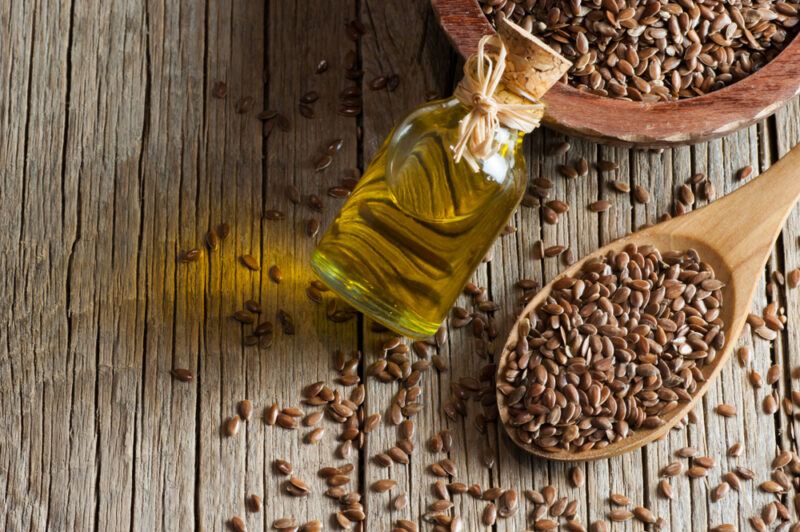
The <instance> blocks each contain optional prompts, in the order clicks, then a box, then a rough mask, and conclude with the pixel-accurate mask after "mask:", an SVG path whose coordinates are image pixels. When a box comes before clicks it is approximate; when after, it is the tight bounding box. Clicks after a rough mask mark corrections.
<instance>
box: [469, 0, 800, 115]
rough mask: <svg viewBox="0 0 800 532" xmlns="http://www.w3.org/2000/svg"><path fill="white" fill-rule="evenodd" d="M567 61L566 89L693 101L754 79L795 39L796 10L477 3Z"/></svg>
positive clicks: (600, 0)
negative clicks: (516, 26)
mask: <svg viewBox="0 0 800 532" xmlns="http://www.w3.org/2000/svg"><path fill="white" fill-rule="evenodd" d="M479 2H480V4H481V8H482V9H483V12H484V13H485V14H486V16H487V18H488V19H489V21H490V22H492V23H493V24H494V23H495V21H496V19H497V18H498V17H509V18H510V19H511V20H512V21H514V22H516V23H517V24H519V25H520V26H522V27H523V28H524V29H525V30H527V31H529V32H531V33H532V34H533V35H536V36H537V37H539V38H540V39H542V40H544V41H545V42H546V43H547V44H548V45H550V46H551V47H552V48H554V49H555V50H556V51H557V52H559V53H560V54H561V55H563V56H564V57H566V58H567V59H569V60H570V61H572V68H571V69H570V71H569V74H568V81H569V83H570V85H572V86H574V87H576V88H577V89H578V90H581V91H585V92H590V93H593V94H597V95H599V96H607V97H611V98H618V99H623V100H633V101H641V102H657V101H669V100H676V99H680V98H691V97H694V96H701V95H703V94H707V93H709V92H712V91H715V90H718V89H721V88H723V87H725V86H728V85H730V84H732V83H735V82H736V81H739V80H741V79H743V78H745V77H747V76H749V75H750V74H753V73H755V72H756V71H758V70H759V69H760V68H762V67H763V66H764V65H766V64H767V63H768V62H769V61H771V60H772V59H774V58H775V57H776V56H777V55H778V54H779V53H780V52H781V50H783V48H784V47H785V46H786V45H787V44H789V42H791V40H792V38H793V37H794V36H795V34H796V30H795V28H796V25H797V16H798V5H797V4H796V3H787V2H776V1H774V0H756V1H754V2H750V1H747V2H742V1H741V0H726V1H724V2H716V1H710V0H677V1H673V2H667V1H663V2H638V1H637V2H624V1H622V0H591V1H586V2H581V1H580V0H479Z"/></svg>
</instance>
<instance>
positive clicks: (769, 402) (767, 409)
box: [762, 394, 778, 416]
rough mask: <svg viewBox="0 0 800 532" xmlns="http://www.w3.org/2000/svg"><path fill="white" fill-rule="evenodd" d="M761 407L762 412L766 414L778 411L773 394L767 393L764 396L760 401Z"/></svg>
mask: <svg viewBox="0 0 800 532" xmlns="http://www.w3.org/2000/svg"><path fill="white" fill-rule="evenodd" d="M762 408H763V409H764V413H765V414H767V415H770V416H771V415H773V414H774V413H775V412H777V411H778V402H777V401H776V400H775V396H773V395H771V394H770V395H768V396H766V397H764V401H763V402H762Z"/></svg>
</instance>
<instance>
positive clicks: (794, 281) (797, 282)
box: [786, 268, 800, 288]
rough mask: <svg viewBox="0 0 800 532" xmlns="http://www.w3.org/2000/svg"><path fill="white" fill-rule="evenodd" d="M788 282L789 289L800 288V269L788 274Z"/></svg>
mask: <svg viewBox="0 0 800 532" xmlns="http://www.w3.org/2000/svg"><path fill="white" fill-rule="evenodd" d="M786 281H787V282H788V284H789V288H797V287H798V286H800V268H795V269H793V270H791V271H790V272H789V273H787V274H786Z"/></svg>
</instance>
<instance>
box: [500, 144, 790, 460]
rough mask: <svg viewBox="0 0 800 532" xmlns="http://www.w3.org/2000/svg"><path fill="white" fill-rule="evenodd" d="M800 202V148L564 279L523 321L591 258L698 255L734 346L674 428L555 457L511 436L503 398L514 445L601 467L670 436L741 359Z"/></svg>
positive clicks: (679, 411)
mask: <svg viewBox="0 0 800 532" xmlns="http://www.w3.org/2000/svg"><path fill="white" fill-rule="evenodd" d="M798 197H800V145H798V146H797V147H795V148H794V149H793V150H792V151H791V152H790V153H789V154H787V155H786V156H785V157H784V158H783V159H781V160H780V161H778V162H777V163H776V164H775V165H773V166H772V168H770V169H769V170H768V171H767V172H766V173H764V174H763V175H762V176H760V177H758V178H757V179H754V180H753V181H751V182H750V183H748V184H747V185H745V186H743V187H742V188H740V189H739V190H737V191H736V192H734V193H733V194H730V195H728V196H726V197H724V198H721V199H719V200H717V201H714V202H713V203H711V204H709V205H707V206H705V207H703V208H701V209H698V210H696V211H692V212H691V213H688V214H685V215H683V216H678V217H677V218H673V219H671V220H669V221H666V222H663V223H660V224H658V225H655V226H652V227H649V228H647V229H644V230H642V231H638V232H636V233H633V234H631V235H628V236H626V237H624V238H621V239H619V240H617V241H615V242H612V243H611V244H609V245H607V246H604V247H602V248H600V249H598V250H597V251H595V252H594V253H592V254H590V255H588V256H587V257H584V258H583V259H581V260H580V261H579V262H577V263H575V264H573V265H572V266H570V267H569V268H568V269H566V270H565V271H564V272H562V273H561V274H560V275H559V276H558V277H556V279H553V280H552V281H551V282H550V283H549V284H548V285H546V286H545V287H544V288H542V290H541V291H539V293H538V294H537V295H536V297H534V298H533V300H531V301H530V302H529V303H528V305H527V306H526V307H525V309H524V310H523V312H522V313H521V314H520V319H522V317H524V316H527V315H529V314H530V313H531V312H532V311H533V310H534V309H535V308H536V307H538V306H539V305H541V304H542V302H543V301H544V300H545V299H546V298H547V296H548V295H549V294H550V291H551V289H552V285H553V282H555V281H556V280H557V279H560V278H562V277H564V276H567V275H569V276H573V275H575V274H576V273H578V272H579V271H580V269H581V267H582V266H583V263H584V262H586V260H587V259H589V258H594V257H598V256H602V255H605V254H606V253H607V252H608V251H611V250H614V251H619V250H621V249H623V248H624V247H625V246H626V245H627V244H630V243H634V244H637V245H645V244H651V245H654V246H655V247H656V248H658V249H659V250H660V251H662V252H664V251H669V250H686V249H689V248H694V249H696V250H697V252H698V253H699V255H700V258H701V260H703V261H704V262H706V263H708V264H710V265H711V266H712V267H713V268H714V270H715V272H716V276H717V278H718V279H720V280H721V281H722V282H724V283H725V287H724V288H723V289H722V291H723V300H724V301H723V306H722V309H721V314H720V316H721V318H722V320H723V321H724V323H725V326H724V332H725V339H726V343H725V345H724V346H723V348H722V349H721V350H719V351H718V353H717V356H716V358H715V359H714V361H713V362H711V363H710V364H708V365H707V366H705V367H704V368H703V374H704V375H705V376H706V381H705V382H703V383H702V384H701V386H700V387H699V389H698V390H697V392H696V393H695V394H694V396H693V398H692V400H691V402H688V403H681V405H680V406H679V407H678V408H675V409H674V410H673V411H672V412H670V413H669V414H668V415H667V417H666V418H665V421H666V423H665V424H663V425H662V426H660V427H658V428H655V429H648V430H644V429H638V430H636V431H633V432H631V434H630V435H629V436H628V437H627V438H624V439H622V440H620V441H618V442H615V443H612V444H609V445H608V446H606V447H604V448H601V449H590V450H587V451H581V452H576V451H565V450H562V449H559V450H556V451H552V452H548V451H544V450H542V449H541V448H539V447H536V446H533V445H529V444H524V443H522V442H520V441H518V439H517V438H516V437H515V434H514V431H513V430H508V428H509V427H508V423H509V415H508V408H507V407H506V405H505V396H504V395H503V394H502V393H500V391H499V388H498V391H497V404H498V408H499V410H500V418H501V419H502V421H503V425H505V427H506V432H507V433H508V434H509V436H510V437H511V439H512V440H514V442H515V443H516V444H517V445H519V446H520V447H522V448H523V449H524V450H525V451H527V452H529V453H531V454H534V455H536V456H540V457H543V458H548V459H551V460H596V459H599V458H609V457H611V456H616V455H619V454H622V453H626V452H629V451H633V450H635V449H638V448H639V447H641V446H643V445H645V444H647V443H649V442H651V441H653V440H655V439H657V438H660V437H661V436H663V435H664V434H666V433H667V431H669V430H670V429H671V428H672V427H673V426H674V425H675V424H676V423H677V422H678V421H679V420H680V419H682V418H683V417H684V416H686V414H687V413H688V412H689V410H691V409H692V407H693V406H694V404H695V402H697V400H698V399H700V398H701V397H702V396H703V394H705V393H706V390H708V387H709V386H710V384H711V382H712V381H713V380H714V379H715V378H716V377H717V375H719V372H720V370H721V369H722V366H723V365H724V364H725V362H726V361H727V360H728V358H729V357H730V355H731V352H732V351H733V347H734V344H735V343H736V341H737V339H738V337H739V334H740V333H741V332H742V327H743V326H744V323H745V320H746V318H747V315H748V313H749V312H750V307H751V304H752V301H753V293H754V292H755V288H756V285H757V283H758V282H759V280H760V279H761V276H762V274H763V273H764V266H765V264H766V262H767V258H768V257H769V255H770V252H771V251H772V249H773V246H774V244H775V240H776V239H777V238H778V235H779V234H780V231H781V228H782V227H783V223H784V222H785V221H786V218H787V216H788V215H789V212H790V211H791V209H792V207H794V205H795V203H796V202H797V199H798ZM518 325H519V320H517V323H516V324H515V325H514V328H513V329H512V330H511V334H510V335H509V338H508V340H507V342H506V345H505V348H504V349H503V354H502V356H501V358H500V364H499V369H498V372H497V375H498V377H497V383H498V385H499V384H501V380H500V377H499V376H500V375H502V374H503V373H504V371H505V368H506V364H507V361H508V355H509V353H510V349H513V347H514V346H515V345H516V343H517V330H518Z"/></svg>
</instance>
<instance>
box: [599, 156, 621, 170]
mask: <svg viewBox="0 0 800 532" xmlns="http://www.w3.org/2000/svg"><path fill="white" fill-rule="evenodd" d="M597 169H598V170H600V171H601V172H613V171H614V170H619V164H618V163H616V162H614V161H607V160H604V159H600V160H599V161H597Z"/></svg>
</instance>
